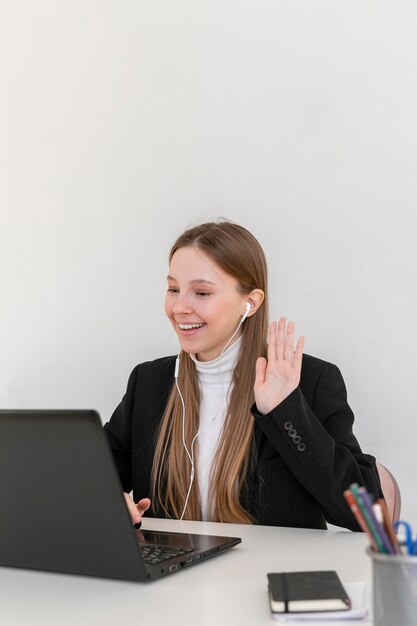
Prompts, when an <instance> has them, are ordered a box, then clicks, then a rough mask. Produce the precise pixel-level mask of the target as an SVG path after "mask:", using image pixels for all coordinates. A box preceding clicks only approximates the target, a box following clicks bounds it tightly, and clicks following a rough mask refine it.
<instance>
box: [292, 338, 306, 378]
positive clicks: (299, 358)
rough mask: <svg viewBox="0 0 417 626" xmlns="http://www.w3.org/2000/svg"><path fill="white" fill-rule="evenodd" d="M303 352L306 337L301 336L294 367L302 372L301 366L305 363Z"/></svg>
mask: <svg viewBox="0 0 417 626" xmlns="http://www.w3.org/2000/svg"><path fill="white" fill-rule="evenodd" d="M303 350H304V337H303V336H301V337H299V338H298V341H297V348H296V350H295V354H294V366H295V367H296V368H297V369H298V370H300V371H301V365H302V361H303Z"/></svg>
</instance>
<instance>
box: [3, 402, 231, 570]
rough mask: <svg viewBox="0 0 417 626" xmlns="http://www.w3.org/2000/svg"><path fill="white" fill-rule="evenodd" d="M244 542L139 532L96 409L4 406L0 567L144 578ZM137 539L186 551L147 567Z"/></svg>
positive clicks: (224, 538)
mask: <svg viewBox="0 0 417 626" xmlns="http://www.w3.org/2000/svg"><path fill="white" fill-rule="evenodd" d="M240 541H241V540H240V538H238V537H217V536H211V535H196V534H184V533H172V532H171V533H166V532H155V531H151V530H146V531H139V532H138V531H135V530H134V528H133V525H132V521H131V518H130V515H129V512H128V510H127V507H126V504H125V501H124V497H123V493H122V486H121V484H120V481H119V477H118V474H117V471H116V468H115V465H114V462H113V457H112V454H111V451H110V448H109V445H108V442H107V438H106V435H105V433H104V431H103V428H102V425H101V421H100V417H99V415H98V413H96V412H95V411H33V410H32V411H0V565H6V566H12V567H26V568H32V569H42V570H49V571H54V572H65V573H73V574H84V575H93V576H104V577H108V578H122V579H128V580H137V581H144V580H149V579H151V578H156V577H159V576H163V575H165V574H169V573H172V572H175V571H177V570H179V569H182V568H183V567H186V566H188V565H191V564H194V563H200V562H201V561H202V560H204V559H206V558H209V557H211V556H214V555H216V554H220V553H221V552H223V551H224V550H226V549H228V548H231V547H233V546H235V545H236V544H238V543H240ZM139 542H141V544H143V543H146V544H149V543H151V544H152V545H153V547H154V548H155V547H156V546H155V544H159V545H163V546H168V547H170V548H171V550H168V552H172V551H173V550H172V548H173V547H176V548H181V550H184V549H186V550H187V553H186V555H185V556H178V557H175V556H174V557H172V558H171V557H170V559H169V560H167V561H164V562H163V563H160V562H158V564H156V565H153V564H152V563H153V559H151V563H150V564H147V565H145V563H144V559H143V557H142V553H141V549H140V547H139Z"/></svg>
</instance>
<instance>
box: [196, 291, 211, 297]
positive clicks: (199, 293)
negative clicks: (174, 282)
mask: <svg viewBox="0 0 417 626" xmlns="http://www.w3.org/2000/svg"><path fill="white" fill-rule="evenodd" d="M196 295H197V296H209V295H210V294H209V292H208V291H196Z"/></svg>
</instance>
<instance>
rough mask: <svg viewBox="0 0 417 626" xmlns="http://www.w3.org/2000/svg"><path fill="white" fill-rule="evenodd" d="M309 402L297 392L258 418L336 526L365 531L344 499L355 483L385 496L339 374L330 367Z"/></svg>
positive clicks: (274, 445)
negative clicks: (362, 444) (361, 442)
mask: <svg viewBox="0 0 417 626" xmlns="http://www.w3.org/2000/svg"><path fill="white" fill-rule="evenodd" d="M310 395H311V398H310V403H309V402H307V400H306V397H305V395H304V394H303V392H302V390H301V388H300V387H297V389H295V391H293V393H292V394H290V395H289V396H288V397H287V398H286V399H285V400H284V401H283V402H282V403H281V404H279V405H278V406H277V407H275V409H273V410H272V411H271V412H270V413H268V414H266V415H261V414H260V413H259V412H258V410H257V408H256V406H254V407H253V411H252V412H253V416H254V418H255V420H256V423H257V425H258V426H259V427H260V428H261V430H262V431H263V433H264V435H265V436H266V437H267V439H268V440H269V442H270V443H271V444H272V445H273V447H274V448H275V449H276V450H277V451H278V453H279V454H280V456H281V457H282V458H283V459H284V461H285V462H286V464H287V466H288V468H289V469H290V471H291V472H292V474H293V475H294V476H295V477H296V479H297V480H298V481H299V483H301V485H302V486H303V487H304V488H305V489H306V490H307V491H308V492H309V493H310V494H311V495H312V496H313V497H314V499H315V500H316V501H317V502H318V503H319V504H320V506H321V508H322V510H323V513H324V515H325V518H326V520H327V521H328V522H330V523H331V524H335V525H337V526H343V527H345V528H350V529H351V530H360V528H359V526H358V524H357V523H356V520H355V519H354V517H353V515H352V513H351V511H350V509H349V507H348V505H347V504H346V502H345V499H344V497H343V491H344V490H345V489H347V488H348V487H349V485H350V484H351V483H353V482H357V483H359V484H360V485H364V486H365V487H366V488H367V489H368V491H369V492H370V493H371V494H372V495H373V496H381V495H382V493H381V490H380V484H379V478H378V474H377V470H376V466H375V459H374V457H372V456H370V455H368V454H364V453H363V452H362V450H361V448H360V446H359V443H358V441H357V440H356V438H355V436H354V434H353V432H352V424H353V421H354V417H353V413H352V411H351V409H350V407H349V405H348V403H347V394H346V387H345V384H344V381H343V378H342V375H341V373H340V371H339V369H338V368H337V367H336V366H335V365H332V364H330V363H325V366H324V367H323V370H322V372H321V373H320V375H319V376H318V378H317V380H316V381H315V384H314V386H313V389H312V392H311V394H310Z"/></svg>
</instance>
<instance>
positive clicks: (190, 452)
mask: <svg viewBox="0 0 417 626" xmlns="http://www.w3.org/2000/svg"><path fill="white" fill-rule="evenodd" d="M251 308H252V307H251V305H250V304H249V302H247V303H246V308H245V312H244V314H243V315H242V317H241V318H240V321H239V324H238V327H237V328H236V330H235V332H234V333H233V335H232V336H231V337H230V339H229V340H228V341H227V343H226V345H225V346H224V348H223V350H222V351H221V352H220V361H219V367H220V377H221V357H222V355H223V354H224V352H225V351H226V349H227V347H228V345H229V344H230V342H231V341H232V339H233V337H234V336H235V335H236V333H237V332H238V330H239V328H240V327H241V326H242V324H243V322H244V321H245V319H246V318H247V316H248V315H249V313H250V310H251ZM179 371H180V355H178V356H177V359H176V361H175V372H174V379H175V385H176V387H177V391H178V394H179V396H180V400H181V405H182V445H183V446H184V450H185V452H186V453H187V456H188V458H189V459H190V463H191V473H190V484H189V486H188V491H187V496H186V498H185V503H184V508H183V511H182V513H181V517H180V520H182V519H183V517H184V513H185V511H186V510H187V506H188V500H189V497H190V493H191V488H192V486H193V482H194V475H195V469H194V443H195V440H196V439H197V437H198V435H199V431H198V432H197V433H196V434H195V435H194V437H193V440H192V441H191V446H190V450H189V449H188V448H187V444H186V443H185V402H184V398H183V396H182V393H181V389H180V386H179V384H178V374H179Z"/></svg>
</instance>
